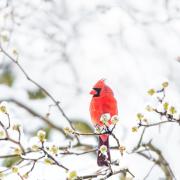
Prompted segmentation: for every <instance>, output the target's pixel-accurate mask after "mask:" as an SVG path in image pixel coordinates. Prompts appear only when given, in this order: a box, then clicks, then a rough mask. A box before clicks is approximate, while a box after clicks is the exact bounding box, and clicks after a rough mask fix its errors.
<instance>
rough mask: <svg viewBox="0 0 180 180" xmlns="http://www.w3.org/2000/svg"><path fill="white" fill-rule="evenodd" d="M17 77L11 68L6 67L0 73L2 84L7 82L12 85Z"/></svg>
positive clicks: (0, 82)
mask: <svg viewBox="0 0 180 180" xmlns="http://www.w3.org/2000/svg"><path fill="white" fill-rule="evenodd" d="M14 80H15V77H14V74H13V73H12V71H11V70H10V69H9V68H6V69H5V70H4V71H3V72H2V73H1V74H0V84H5V85H7V86H9V87H11V86H12V85H13V83H14Z"/></svg>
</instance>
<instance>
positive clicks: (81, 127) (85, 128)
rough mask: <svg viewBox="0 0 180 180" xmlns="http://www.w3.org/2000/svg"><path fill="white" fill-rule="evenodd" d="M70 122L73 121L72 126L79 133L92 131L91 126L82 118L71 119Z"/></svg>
mask: <svg viewBox="0 0 180 180" xmlns="http://www.w3.org/2000/svg"><path fill="white" fill-rule="evenodd" d="M72 122H73V126H74V128H75V129H76V130H78V131H79V132H81V133H92V132H93V129H92V127H91V126H90V125H89V124H88V123H86V122H84V121H82V120H72Z"/></svg>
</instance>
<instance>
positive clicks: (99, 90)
mask: <svg viewBox="0 0 180 180" xmlns="http://www.w3.org/2000/svg"><path fill="white" fill-rule="evenodd" d="M93 89H94V90H95V91H96V94H94V96H93V97H99V96H100V92H101V88H93Z"/></svg>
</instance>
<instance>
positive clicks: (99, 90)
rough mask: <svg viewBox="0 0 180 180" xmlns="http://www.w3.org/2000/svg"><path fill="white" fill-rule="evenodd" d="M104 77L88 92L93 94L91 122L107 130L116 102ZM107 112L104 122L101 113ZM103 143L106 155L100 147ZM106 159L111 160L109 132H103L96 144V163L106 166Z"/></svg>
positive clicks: (115, 113) (114, 113) (115, 110)
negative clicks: (108, 116)
mask: <svg viewBox="0 0 180 180" xmlns="http://www.w3.org/2000/svg"><path fill="white" fill-rule="evenodd" d="M104 81H105V80H104V79H101V80H99V81H98V82H97V83H96V84H95V85H94V87H93V88H92V90H91V92H90V94H91V95H93V97H92V100H91V103H90V108H89V110H90V115H91V120H92V123H93V124H94V126H95V127H96V128H100V129H103V130H104V131H103V132H107V131H109V130H108V127H109V126H110V125H111V124H112V121H111V118H112V117H113V116H115V115H117V114H118V109H117V102H116V99H115V98H114V94H113V91H112V89H111V88H110V87H109V86H107V85H106V84H105V82H104ZM106 113H108V114H109V115H110V120H108V123H106V124H104V123H103V121H102V119H101V118H102V115H104V114H106ZM102 145H104V146H105V147H106V148H107V153H106V155H104V154H102V153H101V151H100V147H102ZM108 161H109V162H110V161H111V158H110V150H109V134H103V135H100V136H99V145H98V157H97V164H98V165H99V166H104V165H105V166H108Z"/></svg>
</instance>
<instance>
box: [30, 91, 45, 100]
mask: <svg viewBox="0 0 180 180" xmlns="http://www.w3.org/2000/svg"><path fill="white" fill-rule="evenodd" d="M27 93H28V96H29V99H33V100H35V99H44V98H45V97H46V95H45V94H44V92H43V91H42V90H41V89H37V90H34V91H30V90H29V91H28V92H27Z"/></svg>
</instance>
